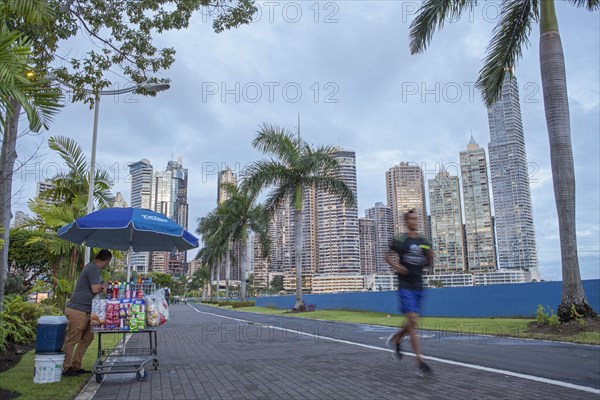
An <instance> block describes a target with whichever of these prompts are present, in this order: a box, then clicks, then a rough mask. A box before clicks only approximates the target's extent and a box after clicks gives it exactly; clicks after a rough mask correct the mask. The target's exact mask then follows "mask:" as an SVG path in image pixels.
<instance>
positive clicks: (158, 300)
mask: <svg viewBox="0 0 600 400" xmlns="http://www.w3.org/2000/svg"><path fill="white" fill-rule="evenodd" d="M145 300H146V322H147V323H148V326H159V325H162V324H164V323H165V322H167V321H168V320H169V305H168V304H167V300H166V299H165V290H164V289H158V290H157V291H156V292H154V293H152V294H149V295H148V296H146V297H145Z"/></svg>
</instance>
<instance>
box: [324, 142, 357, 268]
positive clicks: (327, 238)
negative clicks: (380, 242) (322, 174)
mask: <svg viewBox="0 0 600 400" xmlns="http://www.w3.org/2000/svg"><path fill="white" fill-rule="evenodd" d="M336 158H337V160H338V163H339V171H338V177H339V178H341V179H342V180H343V181H344V182H345V183H346V185H347V186H348V187H349V188H350V190H351V191H352V192H353V193H354V196H355V198H356V196H357V186H356V155H355V153H354V152H353V151H346V150H340V151H338V152H337V154H336ZM317 225H318V230H317V232H318V238H319V239H318V245H319V260H318V263H319V264H318V272H319V274H331V273H354V274H359V273H360V254H359V234H358V208H357V206H353V207H347V206H346V205H344V203H343V202H342V201H341V200H340V199H339V197H338V196H336V195H333V194H329V193H326V192H324V191H321V190H318V191H317Z"/></svg>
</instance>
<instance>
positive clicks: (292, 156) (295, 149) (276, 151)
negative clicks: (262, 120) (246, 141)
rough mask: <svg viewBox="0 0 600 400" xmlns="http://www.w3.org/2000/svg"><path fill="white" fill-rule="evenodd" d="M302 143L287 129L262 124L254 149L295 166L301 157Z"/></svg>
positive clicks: (254, 142) (285, 163)
mask: <svg viewBox="0 0 600 400" xmlns="http://www.w3.org/2000/svg"><path fill="white" fill-rule="evenodd" d="M300 143H301V141H300V139H299V138H298V137H297V136H296V135H294V134H293V133H291V132H290V131H288V130H287V129H284V128H280V127H278V126H275V125H268V124H262V125H261V128H260V129H259V131H258V132H257V134H256V137H255V138H254V140H252V146H253V147H254V148H256V149H257V150H259V151H261V152H262V153H266V154H269V155H271V156H273V157H275V158H277V159H279V161H280V162H281V163H282V164H284V165H293V164H294V163H295V160H297V159H298V158H299V157H300Z"/></svg>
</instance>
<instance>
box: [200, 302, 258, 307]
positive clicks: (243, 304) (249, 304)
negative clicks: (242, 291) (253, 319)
mask: <svg viewBox="0 0 600 400" xmlns="http://www.w3.org/2000/svg"><path fill="white" fill-rule="evenodd" d="M202 303H205V304H216V305H218V306H219V307H223V306H232V307H233V308H239V307H254V306H255V305H256V302H254V301H227V300H202Z"/></svg>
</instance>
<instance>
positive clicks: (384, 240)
mask: <svg viewBox="0 0 600 400" xmlns="http://www.w3.org/2000/svg"><path fill="white" fill-rule="evenodd" d="M365 215H366V217H367V218H369V219H372V220H373V221H375V270H376V271H375V272H377V273H378V274H391V273H392V272H393V270H392V268H391V267H390V266H389V265H388V263H387V262H386V261H385V256H386V255H387V252H388V250H389V248H390V243H391V240H392V238H393V237H394V218H393V215H392V209H391V208H390V207H388V206H386V205H384V204H383V203H380V202H378V203H375V207H372V208H367V209H366V210H365Z"/></svg>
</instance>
